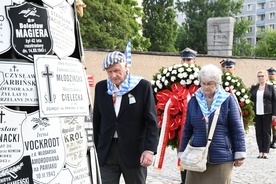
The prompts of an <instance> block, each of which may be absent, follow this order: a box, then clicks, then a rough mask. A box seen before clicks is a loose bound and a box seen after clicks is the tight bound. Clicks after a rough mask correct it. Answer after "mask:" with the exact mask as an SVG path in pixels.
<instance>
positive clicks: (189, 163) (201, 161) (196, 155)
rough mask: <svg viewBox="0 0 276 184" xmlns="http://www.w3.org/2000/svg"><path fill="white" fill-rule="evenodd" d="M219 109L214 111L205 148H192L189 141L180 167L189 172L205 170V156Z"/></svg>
mask: <svg viewBox="0 0 276 184" xmlns="http://www.w3.org/2000/svg"><path fill="white" fill-rule="evenodd" d="M220 107H221V106H219V108H218V109H217V110H216V111H215V114H214V118H213V121H212V125H211V128H210V131H209V134H208V141H207V145H206V146H205V147H193V146H191V145H190V141H189V143H188V145H187V147H186V148H185V150H184V152H183V153H182V155H181V158H180V159H181V161H180V165H181V166H182V167H183V168H184V169H186V170H189V171H197V172H203V171H205V170H206V164H207V156H208V150H209V146H210V144H211V141H212V138H213V134H214V131H215V127H216V124H217V120H218V116H219V113H220Z"/></svg>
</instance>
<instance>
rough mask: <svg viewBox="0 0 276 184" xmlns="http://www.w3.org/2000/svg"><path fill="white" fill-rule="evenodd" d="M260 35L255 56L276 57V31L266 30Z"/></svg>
mask: <svg viewBox="0 0 276 184" xmlns="http://www.w3.org/2000/svg"><path fill="white" fill-rule="evenodd" d="M258 35H259V36H258V38H259V40H258V41H257V43H256V48H255V56H258V57H276V49H275V48H276V30H272V29H266V30H264V31H263V32H260V33H259V34H258Z"/></svg>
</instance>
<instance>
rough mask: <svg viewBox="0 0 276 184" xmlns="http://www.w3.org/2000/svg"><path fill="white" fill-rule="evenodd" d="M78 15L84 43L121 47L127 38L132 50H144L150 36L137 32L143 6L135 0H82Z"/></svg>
mask: <svg viewBox="0 0 276 184" xmlns="http://www.w3.org/2000/svg"><path fill="white" fill-rule="evenodd" d="M84 3H85V4H86V5H87V6H86V8H85V9H84V15H83V17H81V18H79V21H80V29H81V35H82V40H83V46H84V47H86V48H87V47H90V48H102V49H113V50H115V49H119V50H124V49H125V47H126V44H127V41H128V40H129V39H131V40H132V50H140V51H142V50H147V48H148V47H149V46H150V42H149V39H146V38H144V37H143V36H141V35H140V33H139V31H141V24H139V23H138V22H137V19H138V18H141V16H142V9H141V8H139V7H138V3H137V1H135V0H125V1H123V0H116V1H113V0H93V1H90V0H84Z"/></svg>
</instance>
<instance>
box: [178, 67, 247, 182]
mask: <svg viewBox="0 0 276 184" xmlns="http://www.w3.org/2000/svg"><path fill="white" fill-rule="evenodd" d="M221 76H222V71H221V70H220V69H219V68H218V67H216V66H215V65H212V64H209V65H205V66H203V67H202V68H201V70H200V71H199V76H198V77H199V81H200V85H201V87H200V88H199V89H198V90H197V91H196V92H195V95H194V96H193V97H192V98H191V100H190V101H189V103H188V110H187V117H186V122H185V128H184V132H183V137H182V141H181V147H180V153H179V156H180V158H181V154H182V153H183V151H184V150H185V148H186V146H187V144H188V143H189V142H190V143H189V144H191V146H194V147H204V146H206V144H207V135H208V131H209V129H210V126H211V122H212V120H213V117H214V112H215V110H216V109H217V108H218V107H219V106H221V110H220V114H219V117H218V121H217V125H216V128H215V132H214V135H213V138H212V142H211V145H210V147H209V152H208V161H207V169H206V170H205V171H204V172H194V171H187V176H186V184H195V183H196V184H230V183H231V175H232V170H233V166H236V167H240V166H241V165H242V164H243V162H244V159H245V158H246V146H245V132H244V128H243V124H242V122H241V118H240V114H239V110H238V104H237V102H236V101H235V99H234V97H233V95H231V94H230V93H228V92H226V91H225V90H224V89H223V88H222V87H221Z"/></svg>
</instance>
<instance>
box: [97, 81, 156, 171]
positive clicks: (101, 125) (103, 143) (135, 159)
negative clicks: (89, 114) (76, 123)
mask: <svg viewBox="0 0 276 184" xmlns="http://www.w3.org/2000/svg"><path fill="white" fill-rule="evenodd" d="M131 97H134V98H135V100H136V102H135V103H132V104H131V103H130V98H131ZM93 130H94V142H95V145H96V149H97V155H98V161H99V164H100V165H103V164H104V163H105V160H106V158H107V155H108V152H109V148H110V146H111V143H112V138H113V136H114V133H115V131H117V133H118V139H119V142H118V145H119V152H120V155H121V159H122V160H123V162H124V164H125V165H126V166H127V167H129V168H135V167H139V166H140V157H141V154H142V152H143V151H145V150H148V151H152V152H154V153H156V151H157V145H158V121H157V116H156V109H155V101H154V97H153V90H152V86H151V84H150V83H149V82H148V81H146V80H144V79H142V80H141V81H140V82H139V84H138V85H137V86H136V87H135V88H134V89H132V90H131V91H130V92H128V93H126V94H124V95H123V96H122V102H121V107H120V110H119V113H118V117H116V114H115V109H114V104H113V101H112V96H111V95H109V94H107V81H106V80H104V81H100V82H99V83H97V85H96V87H95V98H94V109H93Z"/></svg>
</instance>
